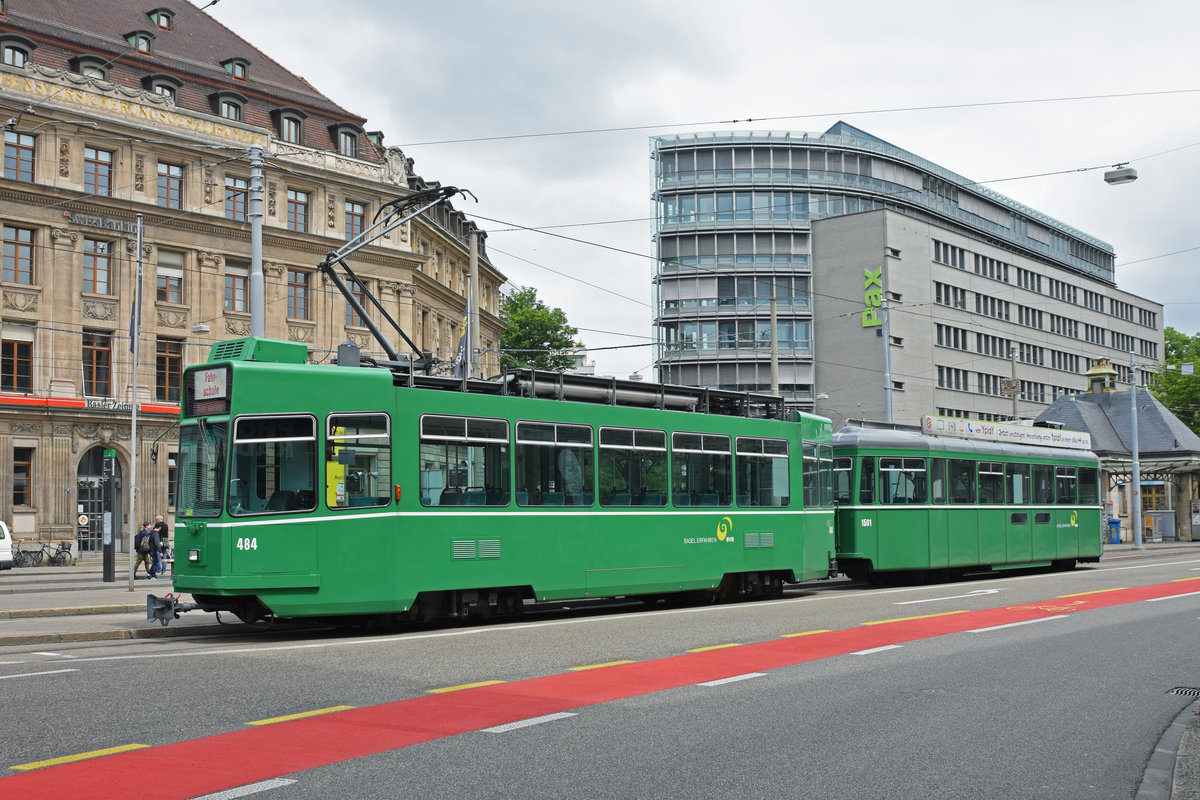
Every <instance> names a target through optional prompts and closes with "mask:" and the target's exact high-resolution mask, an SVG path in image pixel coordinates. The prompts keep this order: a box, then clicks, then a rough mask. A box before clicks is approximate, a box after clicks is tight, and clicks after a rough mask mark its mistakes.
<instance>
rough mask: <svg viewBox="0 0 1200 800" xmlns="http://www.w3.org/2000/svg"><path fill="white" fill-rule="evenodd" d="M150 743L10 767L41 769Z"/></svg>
mask: <svg viewBox="0 0 1200 800" xmlns="http://www.w3.org/2000/svg"><path fill="white" fill-rule="evenodd" d="M149 746H150V745H148V744H123V745H121V746H120V747H106V748H105V749H103V750H90V751H88V752H86V753H76V754H75V755H73V756H63V757H62V758H48V759H46V760H45V761H30V762H29V763H28V764H17V765H16V766H15V767H9V769H19V770H30V769H41V768H42V767H53V766H55V765H57V764H70V763H71V762H73V761H87V760H88V759H89V758H100V757H101V756H111V755H114V754H115V753H127V752H129V751H130V750H141V749H142V748H144V747H149Z"/></svg>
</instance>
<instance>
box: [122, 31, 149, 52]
mask: <svg viewBox="0 0 1200 800" xmlns="http://www.w3.org/2000/svg"><path fill="white" fill-rule="evenodd" d="M125 41H127V42H129V46H130V47H132V48H133V49H134V51H135V52H138V53H141V54H143V55H147V56H149V55H154V34H153V33H151V32H150V31H130V32H129V33H127V34H125Z"/></svg>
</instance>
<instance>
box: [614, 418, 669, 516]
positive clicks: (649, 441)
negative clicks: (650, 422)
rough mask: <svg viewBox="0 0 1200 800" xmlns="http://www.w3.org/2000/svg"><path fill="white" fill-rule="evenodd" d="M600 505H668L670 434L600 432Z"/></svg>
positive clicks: (634, 430) (658, 432)
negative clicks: (668, 446)
mask: <svg viewBox="0 0 1200 800" xmlns="http://www.w3.org/2000/svg"><path fill="white" fill-rule="evenodd" d="M597 469H598V471H599V475H600V505H602V506H664V505H666V503H667V434H666V433H665V432H664V431H653V430H640V429H634V428H601V429H600V462H599V465H598V467H597Z"/></svg>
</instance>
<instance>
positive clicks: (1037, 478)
mask: <svg viewBox="0 0 1200 800" xmlns="http://www.w3.org/2000/svg"><path fill="white" fill-rule="evenodd" d="M1053 503H1054V467H1052V466H1050V465H1049V464H1034V465H1033V504H1034V505H1035V506H1048V505H1053Z"/></svg>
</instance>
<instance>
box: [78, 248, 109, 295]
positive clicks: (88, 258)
mask: <svg viewBox="0 0 1200 800" xmlns="http://www.w3.org/2000/svg"><path fill="white" fill-rule="evenodd" d="M83 290H84V291H85V292H95V293H96V294H110V293H111V291H112V270H111V266H110V262H109V257H108V242H107V241H100V240H99V239H84V240H83Z"/></svg>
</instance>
